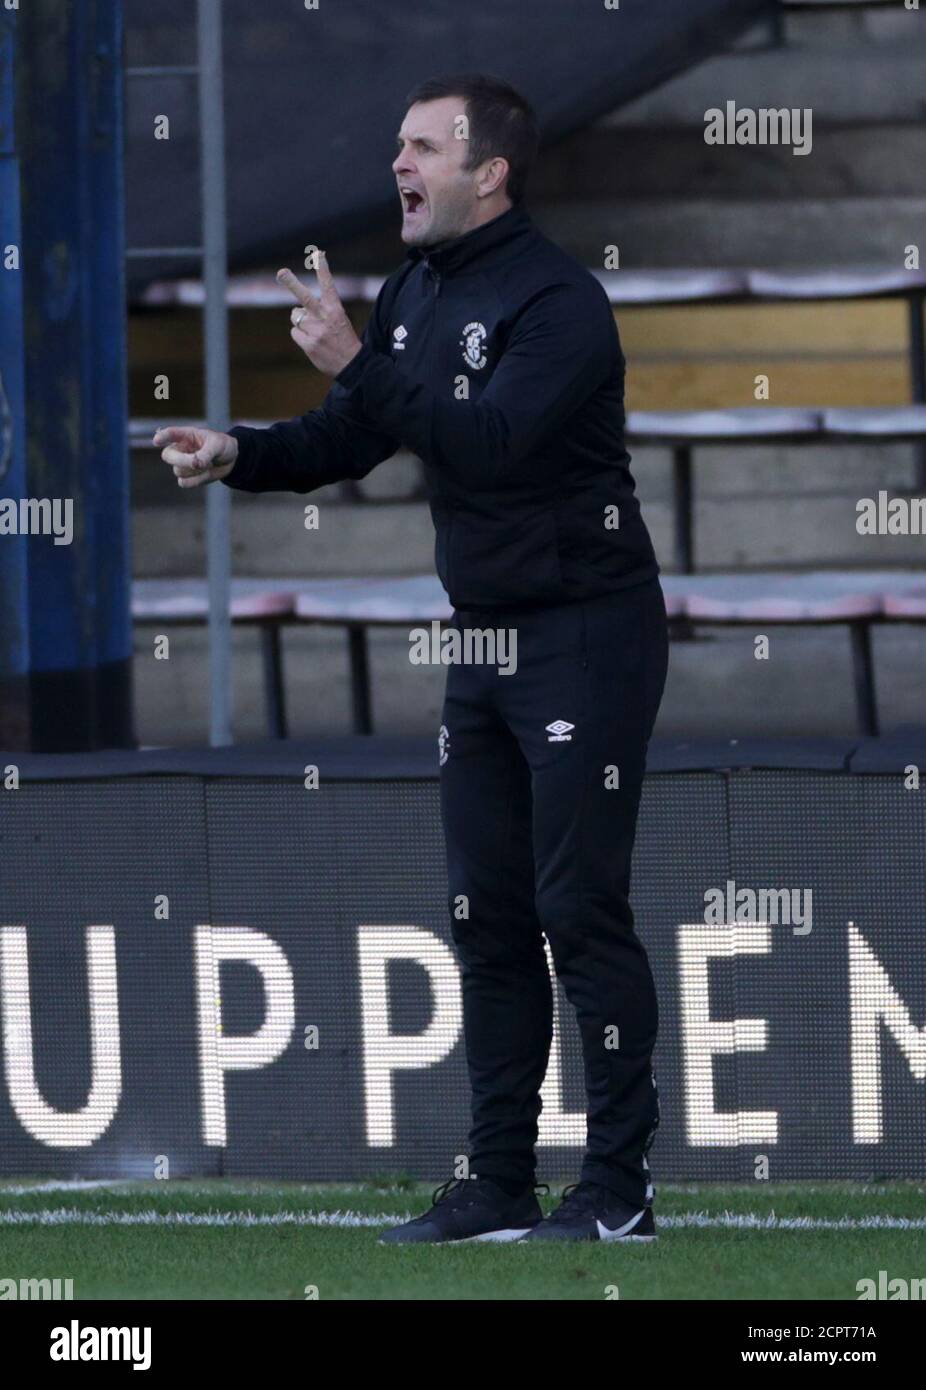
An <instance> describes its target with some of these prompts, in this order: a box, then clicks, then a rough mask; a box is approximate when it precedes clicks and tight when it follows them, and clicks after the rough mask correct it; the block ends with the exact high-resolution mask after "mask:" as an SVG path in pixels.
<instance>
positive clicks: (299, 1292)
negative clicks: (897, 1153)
mask: <svg viewBox="0 0 926 1390" xmlns="http://www.w3.org/2000/svg"><path fill="white" fill-rule="evenodd" d="M430 1190H431V1189H430V1187H426V1186H424V1185H422V1184H414V1183H402V1182H398V1183H397V1182H385V1181H384V1182H383V1183H381V1184H377V1183H364V1184H356V1185H351V1186H344V1185H328V1184H306V1183H266V1182H250V1181H246V1180H239V1179H225V1180H223V1179H218V1180H210V1181H205V1180H201V1179H196V1180H189V1181H186V1180H182V1179H173V1180H167V1181H150V1182H130V1183H121V1182H119V1183H112V1184H110V1185H105V1186H104V1185H102V1184H98V1185H92V1186H90V1185H79V1184H73V1185H67V1184H62V1183H56V1182H54V1181H53V1180H51V1179H41V1178H33V1179H26V1178H17V1179H6V1180H4V1181H3V1182H0V1277H2V1278H4V1279H11V1278H12V1279H26V1278H47V1279H53V1278H60V1279H62V1280H63V1279H68V1278H69V1279H72V1280H73V1295H74V1298H75V1299H82V1298H90V1299H113V1298H127V1299H157V1298H180V1299H197V1298H212V1299H305V1298H306V1297H312V1296H317V1297H318V1298H319V1299H607V1298H615V1297H617V1298H620V1299H664V1298H681V1299H746V1298H758V1299H807V1298H824V1299H849V1300H854V1299H857V1298H858V1292H857V1288H856V1285H857V1283H858V1281H859V1280H860V1279H865V1278H871V1279H874V1280H876V1281H877V1279H878V1272H879V1270H886V1271H888V1272H889V1275H890V1277H895V1276H901V1277H902V1278H906V1279H911V1280H912V1279H917V1278H922V1277H924V1276H926V1184H924V1183H878V1184H860V1183H807V1184H801V1183H789V1184H781V1183H780V1184H772V1183H762V1182H756V1183H755V1184H752V1185H742V1186H716V1185H713V1184H707V1183H701V1184H689V1185H672V1184H662V1185H660V1186H659V1188H658V1191H657V1202H656V1213H657V1221H658V1222H659V1223H660V1224H659V1239H658V1241H656V1242H655V1243H654V1244H653V1245H649V1246H646V1245H601V1244H570V1245H550V1246H546V1245H545V1246H539V1247H538V1246H532V1245H522V1244H514V1245H479V1244H465V1245H454V1246H413V1247H405V1248H398V1249H397V1248H394V1247H388V1246H381V1245H378V1244H377V1236H378V1235H379V1233H380V1230H381V1229H382V1228H383V1226H384V1225H385V1224H391V1223H392V1222H393V1221H395V1220H399V1219H401V1218H402V1217H403V1216H405V1215H406V1214H408V1213H417V1212H419V1211H421V1210H422V1209H423V1208H424V1207H425V1206H426V1205H427V1203H428V1199H429V1195H430ZM552 1200H553V1199H552V1198H550V1199H544V1205H545V1206H546V1207H547V1208H549V1206H550V1205H551V1203H552ZM314 1291H317V1294H316V1293H314Z"/></svg>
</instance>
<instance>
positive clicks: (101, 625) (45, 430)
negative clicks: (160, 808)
mask: <svg viewBox="0 0 926 1390" xmlns="http://www.w3.org/2000/svg"><path fill="white" fill-rule="evenodd" d="M14 42H15V88H16V96H15V139H16V147H17V149H18V151H19V163H20V170H19V174H20V203H21V228H20V245H21V258H22V269H21V271H20V272H19V274H20V277H21V293H22V297H23V301H22V302H23V329H24V336H23V339H22V342H23V362H24V377H25V390H24V399H25V431H26V473H25V480H24V481H25V491H24V492H23V493H22V494H21V495H23V496H29V497H33V498H53V499H60V500H61V501H62V502H64V503H66V502H67V501H68V500H70V502H71V504H72V508H73V512H72V514H73V537H72V540H71V543H70V544H68V545H56V544H55V543H54V539H53V537H52V536H48V535H31V536H29V537H28V538H27V539H26V542H25V544H26V553H27V559H26V564H27V571H28V622H27V631H28V665H29V686H30V717H31V727H32V735H31V743H32V747H33V748H35V749H39V750H44V751H55V750H70V749H86V748H98V747H125V746H128V745H130V744H131V743H132V742H133V741H134V740H133V735H132V715H131V708H132V701H131V657H132V632H131V613H130V578H131V569H130V550H129V526H130V515H131V512H130V489H129V471H128V450H127V441H126V394H127V393H126V351H125V294H124V275H123V242H124V236H123V189H122V156H123V149H122V143H123V131H122V79H121V72H122V53H121V45H122V16H121V6H120V4H119V3H118V0H29V3H28V4H27V5H24V6H22V7H21V8H20V9H19V11H18V17H17V19H16V27H15V38H14ZM19 447H20V448H21V443H20V445H19ZM3 491H4V494H5V495H8V496H9V495H11V493H10V491H9V487H8V486H7V487H6V488H4V489H3ZM2 543H3V541H2V539H0V545H2Z"/></svg>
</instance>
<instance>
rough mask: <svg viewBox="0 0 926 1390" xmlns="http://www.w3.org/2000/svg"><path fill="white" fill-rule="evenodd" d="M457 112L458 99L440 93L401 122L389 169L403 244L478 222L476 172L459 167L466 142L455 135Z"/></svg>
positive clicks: (432, 241)
mask: <svg viewBox="0 0 926 1390" xmlns="http://www.w3.org/2000/svg"><path fill="white" fill-rule="evenodd" d="M463 115H465V103H464V101H463V98H462V97H441V98H440V100H438V101H425V102H417V103H416V104H415V105H414V106H412V107H410V108H409V110H408V113H407V115H406V117H405V120H404V121H403V122H402V128H401V130H400V131H399V135H398V144H399V153H398V155H397V156H396V159H395V161H394V163H393V165H392V170H393V173H394V174H395V176H396V183H397V184H398V187H399V194H400V197H401V199H402V240H403V241H404V243H405V245H406V246H434V245H436V243H437V242H439V241H449V240H450V239H451V238H452V237H457V236H462V235H463V233H464V232H468V231H470V230H471V228H472V227H475V226H477V225H478V221H479V218H478V211H479V204H480V201H481V200H480V198H479V197H478V196H477V193H476V185H477V176H478V173H479V171H478V170H477V169H464V168H463V164H464V161H465V159H466V155H467V151H468V149H469V143H468V141H466V140H462V139H459V138H458V134H457V132H458V131H459V130H460V125H461V123H460V119H459V118H460V117H461V116H463ZM464 129H465V127H464Z"/></svg>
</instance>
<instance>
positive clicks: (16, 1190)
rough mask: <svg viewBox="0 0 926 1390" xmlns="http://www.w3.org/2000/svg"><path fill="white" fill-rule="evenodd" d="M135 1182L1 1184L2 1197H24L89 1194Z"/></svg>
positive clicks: (79, 1180) (89, 1180) (75, 1180)
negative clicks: (30, 1195) (41, 1194)
mask: <svg viewBox="0 0 926 1390" xmlns="http://www.w3.org/2000/svg"><path fill="white" fill-rule="evenodd" d="M133 1181H134V1179H133V1178H69V1179H68V1180H67V1181H66V1182H65V1181H55V1180H52V1181H49V1182H37V1183H30V1184H29V1185H28V1186H23V1187H20V1186H16V1187H4V1186H3V1185H2V1184H0V1197H6V1196H13V1197H22V1196H24V1195H28V1194H30V1193H34V1192H89V1191H90V1190H92V1189H93V1188H98V1187H123V1186H125V1184H127V1183H130V1182H133Z"/></svg>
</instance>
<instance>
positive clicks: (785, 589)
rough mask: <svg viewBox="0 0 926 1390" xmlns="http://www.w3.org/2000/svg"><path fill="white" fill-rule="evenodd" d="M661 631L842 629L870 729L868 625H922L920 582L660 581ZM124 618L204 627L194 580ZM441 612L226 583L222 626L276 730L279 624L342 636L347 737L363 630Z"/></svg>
mask: <svg viewBox="0 0 926 1390" xmlns="http://www.w3.org/2000/svg"><path fill="white" fill-rule="evenodd" d="M662 584H663V589H664V591H665V595H666V608H667V612H668V615H669V619H670V625H671V626H672V627H673V628H674V629H675V631H676V633H677V634H678V635H682V636H691V635H693V634H694V633H695V632H696V631H697V630H698V629H700V628H704V627H749V628H751V629H753V630H754V631H755V632H756V633H757V634H758V633H759V632H760V631H761V630H764V628H765V627H774V626H780V627H807V626H824V625H827V626H833V625H841V626H844V627H846V629H847V631H848V633H849V637H850V641H851V644H852V659H853V673H854V688H855V701H856V712H857V719H858V729H859V732H860V733H861V734H866V735H868V734H876V733H878V731H879V728H878V706H877V690H876V679H875V670H874V662H873V658H872V648H871V629H872V626H873V625H874V624H876V623H879V622H893V623H921V622H926V582H924V580H923V579H922V577H921V576H919V575H917V574H916V573H915V572H902V571H857V572H827V571H822V572H819V571H818V572H810V573H807V574H780V573H767V574H747V575H743V574H708V575H674V574H667V575H663V576H662ZM132 614H133V617H134V619H135V621H136V622H137V623H139V624H142V623H143V624H147V625H151V624H157V625H159V626H170V625H172V624H174V625H179V624H203V623H205V622H207V621H208V598H207V591H206V582H205V580H184V581H172V580H150V579H149V580H136V581H135V583H134V585H133V594H132ZM450 615H451V609H450V605H449V603H448V601H447V597H446V595H445V593H444V591H443V589H442V588H441V585H440V583H439V581H438V580H437V578H436V577H434V576H431V575H413V576H410V577H407V578H395V579H377V578H353V579H352V578H347V579H318V580H305V581H302V582H301V583H296V584H294V583H293V582H292V581H287V580H280V581H279V582H278V583H276V584H274V583H272V582H271V581H256V580H240V579H239V580H233V581H232V620H233V621H234V622H235V623H239V624H245V623H246V624H251V625H253V626H254V627H255V628H256V629H257V630H258V631H259V632H260V634H261V641H262V648H263V657H264V691H265V702H266V717H267V731H268V734H269V735H270V736H271V737H272V738H285V737H286V735H287V719H286V691H285V681H284V671H283V653H282V644H281V629H282V627H283V625H284V624H294V623H301V624H315V625H319V624H321V625H327V626H334V627H342V628H344V630H345V632H346V633H347V636H348V652H349V659H350V667H351V691H352V702H353V724H354V731H355V732H356V733H360V734H369V733H372V732H373V728H374V718H373V707H372V698H371V687H370V669H369V654H368V647H367V634H368V631H369V629H370V628H373V627H397V628H409V627H414V626H418V625H421V624H427V623H431V622H434V621H438V622H441V621H447V620H448V619H449V618H450Z"/></svg>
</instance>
